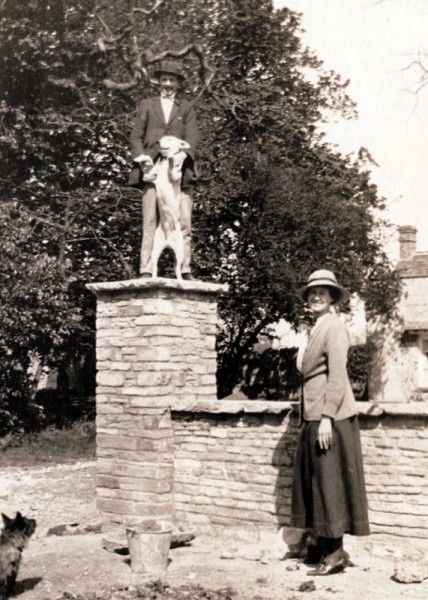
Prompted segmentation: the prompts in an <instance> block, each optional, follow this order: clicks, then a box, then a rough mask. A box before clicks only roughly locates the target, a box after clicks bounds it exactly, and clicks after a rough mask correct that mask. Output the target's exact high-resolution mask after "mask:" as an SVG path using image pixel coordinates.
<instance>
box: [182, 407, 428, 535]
mask: <svg viewBox="0 0 428 600" xmlns="http://www.w3.org/2000/svg"><path fill="white" fill-rule="evenodd" d="M360 409H361V413H360V416H359V420H360V429H361V439H362V446H363V454H364V464H365V473H366V485H367V494H368V501H369V511H370V514H369V517H370V523H371V529H372V532H373V533H381V532H382V533H387V534H391V535H394V536H401V537H406V538H419V539H426V540H428V480H427V479H426V476H425V475H426V465H427V464H428V411H426V412H425V413H424V412H423V411H422V409H421V406H420V405H418V406H416V407H414V408H412V407H408V406H405V407H403V406H401V407H400V406H399V405H396V406H393V408H391V407H390V408H389V409H388V408H384V409H381V408H379V407H374V406H373V405H370V404H367V403H360ZM172 424H173V431H174V509H175V518H176V520H177V521H178V522H180V523H182V522H185V523H187V524H189V525H192V526H197V527H199V528H202V529H204V528H210V527H215V526H223V527H239V526H250V527H252V528H256V529H264V528H270V529H271V528H277V527H279V526H281V525H287V524H288V522H289V516H290V501H291V484H292V466H293V456H294V451H295V446H296V440H297V435H298V427H297V421H296V416H295V414H294V413H292V411H291V410H290V404H289V403H278V402H266V401H265V402H263V401H254V402H239V401H227V400H217V401H215V402H214V403H211V404H210V405H207V404H205V405H204V406H202V405H198V404H197V403H186V402H185V401H180V402H177V403H174V404H173V406H172Z"/></svg>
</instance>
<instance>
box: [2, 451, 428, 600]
mask: <svg viewBox="0 0 428 600" xmlns="http://www.w3.org/2000/svg"><path fill="white" fill-rule="evenodd" d="M94 472H95V463H94V462H92V461H85V462H78V463H75V464H67V465H47V466H45V467H31V468H22V467H4V468H2V469H1V470H0V510H1V511H2V512H3V513H6V514H8V515H9V516H11V515H13V514H14V513H15V512H16V511H17V510H20V511H21V512H22V513H23V514H25V515H26V516H31V517H33V518H35V519H36V520H37V524H38V525H37V530H36V533H35V535H34V536H33V538H32V539H31V541H30V544H29V546H28V548H27V549H26V550H25V551H24V555H23V562H22V565H21V570H20V573H19V578H18V584H17V588H16V592H15V596H16V597H17V598H20V600H54V599H55V600H60V599H64V600H65V599H66V598H68V599H69V600H70V599H73V598H74V599H78V600H94V599H95V598H97V599H98V598H99V599H101V598H102V599H105V600H110V599H111V600H113V599H118V600H130V599H133V598H147V599H152V600H155V599H156V600H170V599H172V598H174V599H176V600H197V599H198V600H199V599H202V598H205V599H206V600H227V599H228V598H233V599H236V600H239V599H240V600H252V599H259V600H260V599H266V600H297V599H299V598H304V597H305V596H304V594H312V595H311V596H310V597H311V598H314V599H315V600H327V598H331V597H332V596H334V597H335V598H337V599H350V600H351V599H352V600H373V598H374V599H375V600H378V599H379V600H399V599H406V600H412V599H415V600H426V598H428V563H427V562H426V561H427V558H426V552H423V550H420V549H419V548H418V547H413V545H412V544H411V543H409V542H407V543H405V542H403V541H401V542H400V541H399V540H394V539H391V538H386V537H383V536H371V537H370V538H351V537H349V538H348V539H346V540H345V542H346V548H347V550H348V551H349V552H350V554H351V557H352V559H353V561H354V563H355V566H354V567H352V568H348V569H347V570H346V572H345V573H342V574H337V575H333V576H330V577H318V578H316V577H314V578H310V577H308V575H307V571H308V568H307V567H306V566H305V565H303V564H302V563H300V562H298V561H296V560H282V558H283V556H284V553H285V551H286V548H285V546H284V545H283V543H282V541H281V540H280V538H279V535H278V534H276V533H275V532H265V533H264V534H263V535H261V534H260V533H257V532H255V531H252V530H250V529H247V530H234V531H228V532H223V533H218V532H217V533H216V534H214V533H213V534H211V535H207V534H204V535H202V534H198V533H197V532H196V533H197V535H196V538H195V539H194V540H193V542H192V543H191V544H189V545H187V546H181V547H178V548H174V549H171V551H170V556H169V565H168V569H167V574H166V576H165V578H164V580H163V581H162V583H157V584H150V585H149V584H148V583H147V582H144V580H142V579H141V576H139V575H137V574H134V573H132V571H131V568H130V561H129V557H128V556H127V555H124V554H119V553H117V552H112V551H107V550H105V549H104V548H103V540H105V534H102V533H99V532H97V526H99V524H100V515H99V514H98V513H97V511H96V506H95V488H94ZM65 524H69V525H73V526H72V527H69V528H68V530H67V529H66V531H65V533H73V535H48V530H49V529H50V528H52V527H54V526H60V525H65ZM123 539H125V538H123ZM397 573H401V578H402V579H403V578H404V579H406V580H407V581H411V583H399V582H397V581H396V580H394V574H395V575H396V574H397ZM416 580H419V582H418V583H416ZM311 582H312V583H311Z"/></svg>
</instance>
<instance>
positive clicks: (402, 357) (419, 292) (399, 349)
mask: <svg viewBox="0 0 428 600" xmlns="http://www.w3.org/2000/svg"><path fill="white" fill-rule="evenodd" d="M403 286H404V287H403V297H402V300H401V302H400V305H399V316H398V317H397V318H395V319H389V320H388V321H387V322H386V323H385V322H383V321H382V319H381V318H379V319H378V320H377V321H371V322H369V323H368V339H369V341H371V342H373V343H374V344H375V346H376V347H377V353H376V356H375V360H374V364H373V367H372V370H371V377H370V382H369V389H370V398H371V399H372V401H374V402H382V403H390V402H394V403H402V402H410V401H413V400H427V399H428V398H427V397H426V396H427V395H426V394H424V393H423V392H419V391H418V388H419V376H418V370H419V361H420V358H421V352H420V349H419V341H418V335H419V333H422V332H423V331H424V329H423V327H424V326H425V327H427V325H426V324H427V323H428V321H427V298H428V278H427V277H413V278H407V279H403ZM424 323H425V325H424ZM425 331H426V329H425Z"/></svg>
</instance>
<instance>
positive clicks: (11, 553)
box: [0, 512, 36, 600]
mask: <svg viewBox="0 0 428 600" xmlns="http://www.w3.org/2000/svg"><path fill="white" fill-rule="evenodd" d="M2 518H3V525H4V527H3V530H2V532H1V534H0V600H6V599H7V598H9V596H10V595H11V594H12V592H13V589H14V587H15V581H16V578H17V576H18V571H19V564H20V562H21V556H22V551H23V550H24V548H25V546H26V545H27V544H28V541H29V539H30V537H31V536H32V535H33V533H34V531H35V529H36V520H35V519H28V518H27V517H24V516H22V515H21V513H20V512H17V513H16V516H15V518H14V519H11V518H9V517H8V516H7V515H4V514H3V513H2Z"/></svg>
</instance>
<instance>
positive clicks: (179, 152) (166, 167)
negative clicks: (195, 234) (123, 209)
mask: <svg viewBox="0 0 428 600" xmlns="http://www.w3.org/2000/svg"><path fill="white" fill-rule="evenodd" d="M188 148H190V146H189V144H188V143H187V142H185V141H184V140H180V139H178V138H176V137H174V136H164V137H162V138H161V139H160V140H159V150H160V157H159V158H158V160H157V161H156V163H155V164H154V166H152V167H151V168H150V166H149V170H147V167H146V168H145V169H144V176H143V179H144V181H146V182H150V183H153V184H154V186H155V188H156V200H157V206H158V211H159V224H158V226H157V227H156V231H155V235H154V239H153V248H152V256H151V259H152V277H157V265H158V260H159V257H160V255H161V254H162V252H163V251H164V250H165V248H171V249H172V251H173V252H174V256H175V275H176V277H177V279H178V280H181V279H182V275H181V269H182V265H183V260H184V237H183V231H182V229H181V224H180V203H181V193H182V192H181V178H182V167H183V162H184V160H185V158H186V155H185V153H184V152H183V151H184V150H186V149H188Z"/></svg>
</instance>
